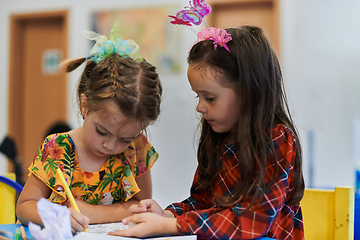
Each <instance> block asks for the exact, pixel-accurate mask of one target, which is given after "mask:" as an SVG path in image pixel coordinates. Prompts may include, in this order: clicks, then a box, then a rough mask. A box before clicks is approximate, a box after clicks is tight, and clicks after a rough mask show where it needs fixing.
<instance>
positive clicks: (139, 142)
mask: <svg viewBox="0 0 360 240" xmlns="http://www.w3.org/2000/svg"><path fill="white" fill-rule="evenodd" d="M148 144H150V143H149V141H148V139H147V137H146V136H145V135H144V134H142V133H140V134H139V136H137V137H136V138H135V139H134V140H133V141H132V142H131V144H130V146H129V147H130V148H131V147H135V146H137V147H140V146H146V145H148Z"/></svg>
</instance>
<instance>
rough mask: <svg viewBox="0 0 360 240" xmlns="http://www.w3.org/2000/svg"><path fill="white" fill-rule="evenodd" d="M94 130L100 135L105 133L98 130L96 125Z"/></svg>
mask: <svg viewBox="0 0 360 240" xmlns="http://www.w3.org/2000/svg"><path fill="white" fill-rule="evenodd" d="M96 132H97V133H98V134H100V135H101V136H105V135H106V133H104V132H102V131H100V129H98V128H97V127H96Z"/></svg>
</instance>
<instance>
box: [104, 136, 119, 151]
mask: <svg viewBox="0 0 360 240" xmlns="http://www.w3.org/2000/svg"><path fill="white" fill-rule="evenodd" d="M103 147H104V148H105V149H106V150H109V151H112V150H114V149H115V147H116V140H114V139H111V140H108V141H106V142H104V143H103Z"/></svg>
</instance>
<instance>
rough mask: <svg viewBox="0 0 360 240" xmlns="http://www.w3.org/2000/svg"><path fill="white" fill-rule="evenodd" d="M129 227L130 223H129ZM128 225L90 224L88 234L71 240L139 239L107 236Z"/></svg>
mask: <svg viewBox="0 0 360 240" xmlns="http://www.w3.org/2000/svg"><path fill="white" fill-rule="evenodd" d="M130 226H131V223H130ZM128 227H129V226H128V225H124V224H123V223H122V222H117V223H105V224H92V225H90V226H89V228H88V231H89V232H81V233H78V234H77V235H76V236H75V237H74V238H73V239H74V240H85V239H86V240H95V239H96V240H98V239H100V237H101V240H116V239H117V240H135V239H140V238H127V237H116V236H110V235H107V233H108V232H112V231H115V230H124V229H126V228H128ZM147 239H154V240H155V239H156V240H196V235H189V236H167V237H156V238H147Z"/></svg>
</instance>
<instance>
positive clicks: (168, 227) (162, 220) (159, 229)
mask: <svg viewBox="0 0 360 240" xmlns="http://www.w3.org/2000/svg"><path fill="white" fill-rule="evenodd" d="M124 220H126V222H133V223H135V224H136V225H135V226H133V227H130V228H128V229H125V230H117V231H114V232H109V233H108V235H114V236H123V237H140V238H142V237H151V236H159V235H176V234H177V225H176V218H169V217H165V216H160V215H159V214H156V213H153V212H146V213H140V214H134V215H132V216H130V217H127V218H125V219H124ZM124 220H123V221H124Z"/></svg>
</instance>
